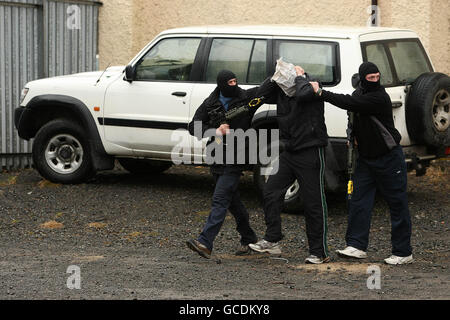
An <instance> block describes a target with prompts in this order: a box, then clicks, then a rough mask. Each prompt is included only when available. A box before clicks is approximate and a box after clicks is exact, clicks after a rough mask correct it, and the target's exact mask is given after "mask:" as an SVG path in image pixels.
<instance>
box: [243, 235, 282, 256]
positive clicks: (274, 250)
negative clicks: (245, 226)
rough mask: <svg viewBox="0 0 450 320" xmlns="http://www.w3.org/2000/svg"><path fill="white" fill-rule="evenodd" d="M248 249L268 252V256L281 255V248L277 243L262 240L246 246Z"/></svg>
mask: <svg viewBox="0 0 450 320" xmlns="http://www.w3.org/2000/svg"><path fill="white" fill-rule="evenodd" d="M248 246H249V247H250V249H252V250H255V251H257V252H268V253H270V254H281V247H280V245H279V244H278V242H269V241H266V240H264V239H262V240H260V241H258V242H257V243H250V244H249V245H248Z"/></svg>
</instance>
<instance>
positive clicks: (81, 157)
mask: <svg viewBox="0 0 450 320" xmlns="http://www.w3.org/2000/svg"><path fill="white" fill-rule="evenodd" d="M84 132H85V130H83V129H82V127H81V126H80V125H78V124H76V123H73V122H71V121H69V120H66V119H56V120H52V121H50V122H48V123H47V124H45V125H44V126H42V127H41V129H39V131H38V132H37V134H36V137H35V139H34V141H33V151H32V153H33V162H34V165H35V167H36V169H37V170H38V172H39V173H40V174H41V176H42V177H44V178H45V179H47V180H49V181H51V182H54V183H63V184H76V183H82V182H85V181H87V180H88V179H89V178H91V177H92V176H93V175H94V174H95V169H94V166H93V164H92V157H91V154H92V152H91V147H90V145H89V142H88V139H87V137H86V136H85V134H84Z"/></svg>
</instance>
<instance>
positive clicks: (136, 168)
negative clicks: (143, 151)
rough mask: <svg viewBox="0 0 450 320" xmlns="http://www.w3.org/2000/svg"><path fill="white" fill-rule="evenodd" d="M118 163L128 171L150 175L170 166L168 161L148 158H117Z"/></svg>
mask: <svg viewBox="0 0 450 320" xmlns="http://www.w3.org/2000/svg"><path fill="white" fill-rule="evenodd" d="M118 160H119V163H120V165H121V166H122V167H123V168H124V169H125V170H127V171H128V172H130V173H133V174H141V175H142V174H144V175H152V174H158V173H162V172H164V171H166V170H167V169H169V168H170V167H171V166H172V163H171V162H169V161H157V160H148V159H131V158H121V159H118Z"/></svg>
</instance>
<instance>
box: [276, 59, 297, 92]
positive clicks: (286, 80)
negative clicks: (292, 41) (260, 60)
mask: <svg viewBox="0 0 450 320" xmlns="http://www.w3.org/2000/svg"><path fill="white" fill-rule="evenodd" d="M296 77H297V72H296V71H295V67H294V65H293V64H292V63H289V62H286V61H283V58H282V57H280V59H278V60H277V65H276V67H275V73H274V74H273V76H272V78H271V80H272V81H275V82H276V83H277V84H278V86H279V87H280V88H281V89H282V90H283V91H284V93H285V94H286V95H287V96H289V97H292V96H294V95H295V78H296Z"/></svg>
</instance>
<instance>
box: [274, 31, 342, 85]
mask: <svg viewBox="0 0 450 320" xmlns="http://www.w3.org/2000/svg"><path fill="white" fill-rule="evenodd" d="M280 57H282V58H283V60H284V61H286V62H290V63H292V64H294V65H298V66H301V67H302V68H303V69H304V70H305V71H306V72H307V73H308V74H309V75H310V76H311V77H312V78H313V79H316V80H319V81H321V82H322V84H324V85H335V84H337V83H338V82H339V75H338V69H337V63H336V61H337V59H336V57H337V44H336V43H333V42H318V41H303V40H302V41H293V40H277V41H276V47H275V57H274V61H276V60H277V59H279V58H280Z"/></svg>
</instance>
